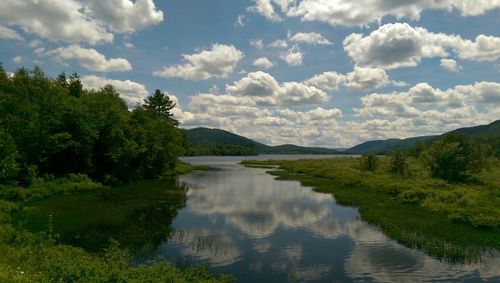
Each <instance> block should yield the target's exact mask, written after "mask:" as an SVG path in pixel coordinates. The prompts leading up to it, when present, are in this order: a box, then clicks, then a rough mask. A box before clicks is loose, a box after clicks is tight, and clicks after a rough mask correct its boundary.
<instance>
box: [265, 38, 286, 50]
mask: <svg viewBox="0 0 500 283" xmlns="http://www.w3.org/2000/svg"><path fill="white" fill-rule="evenodd" d="M269 46H271V47H274V48H288V42H287V41H286V40H283V39H277V40H275V41H273V42H272V43H271V44H269Z"/></svg>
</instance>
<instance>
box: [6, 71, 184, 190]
mask: <svg viewBox="0 0 500 283" xmlns="http://www.w3.org/2000/svg"><path fill="white" fill-rule="evenodd" d="M173 107H174V103H173V102H172V100H170V98H169V97H168V96H167V95H165V94H164V93H162V92H161V91H160V90H156V91H155V93H154V94H153V95H151V96H149V97H148V98H147V99H146V100H145V101H144V103H142V104H140V105H137V107H136V108H135V109H133V110H132V111H129V109H128V108H127V105H126V103H125V102H124V101H123V100H122V99H121V98H120V96H119V94H118V93H117V92H116V90H115V89H114V88H113V86H111V85H106V86H103V87H102V88H101V89H99V90H97V91H94V90H86V89H83V87H82V83H81V82H80V80H79V78H78V75H77V74H72V75H70V76H69V77H67V76H66V75H65V74H64V73H61V74H60V75H59V76H58V77H57V78H56V79H50V78H48V77H47V76H45V75H44V73H43V72H42V70H41V69H40V68H38V67H35V68H34V69H33V70H28V69H25V68H21V69H19V70H18V71H17V72H15V73H14V74H13V75H8V74H7V73H6V71H5V70H4V69H3V68H2V67H0V137H1V139H0V142H1V144H0V160H1V161H2V162H1V163H0V183H12V184H20V185H23V186H29V185H31V184H32V183H33V181H34V179H35V178H38V177H41V178H44V179H52V178H57V177H62V176H66V175H68V174H85V175H87V176H89V177H90V178H91V179H93V180H95V181H98V182H101V183H104V184H117V183H122V182H131V181H137V180H142V179H151V178H157V177H159V176H161V175H162V174H165V173H166V172H168V171H169V170H173V169H174V167H175V164H176V161H177V158H178V157H179V156H180V155H182V154H183V153H184V149H183V148H184V147H183V143H184V134H183V131H182V130H180V129H179V128H178V124H179V123H178V122H177V121H176V120H175V119H174V118H173V116H172V114H170V112H169V111H170V110H171V109H172V108H173Z"/></svg>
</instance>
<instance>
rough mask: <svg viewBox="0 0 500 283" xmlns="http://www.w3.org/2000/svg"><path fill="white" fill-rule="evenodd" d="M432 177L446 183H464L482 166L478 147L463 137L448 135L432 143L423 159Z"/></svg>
mask: <svg viewBox="0 0 500 283" xmlns="http://www.w3.org/2000/svg"><path fill="white" fill-rule="evenodd" d="M423 159H424V161H425V163H426V164H427V166H428V168H429V169H430V171H431V174H432V176H433V177H437V178H441V179H444V180H447V181H452V182H457V181H466V180H467V179H469V178H470V177H471V175H472V174H473V173H478V172H480V171H481V170H482V168H483V166H484V155H483V153H482V151H481V149H480V147H479V146H476V145H475V144H473V143H472V142H471V141H470V140H469V139H468V138H467V137H466V136H465V135H463V134H459V133H453V132H452V133H448V134H446V135H444V136H443V137H441V138H440V139H439V140H437V141H435V142H433V143H432V145H431V146H430V147H429V149H428V150H427V152H426V154H425V156H424V157H423Z"/></svg>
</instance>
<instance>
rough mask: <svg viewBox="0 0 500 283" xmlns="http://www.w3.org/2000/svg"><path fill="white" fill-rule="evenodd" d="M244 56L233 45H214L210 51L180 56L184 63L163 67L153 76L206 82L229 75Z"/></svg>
mask: <svg viewBox="0 0 500 283" xmlns="http://www.w3.org/2000/svg"><path fill="white" fill-rule="evenodd" d="M244 56H245V55H244V54H243V52H241V51H240V50H238V49H236V47H234V46H233V45H223V44H214V45H212V48H211V49H210V50H204V51H201V52H200V53H195V54H182V57H183V58H184V61H186V63H184V64H180V65H175V66H169V67H165V68H164V69H163V70H160V71H155V72H154V73H153V74H154V75H155V76H160V77H165V78H174V77H178V78H183V79H186V80H193V81H198V80H207V79H209V78H214V77H215V78H225V77H227V76H228V75H230V74H231V73H232V72H233V71H234V69H235V67H236V65H237V64H238V62H239V61H240V60H241V59H242V58H243V57H244Z"/></svg>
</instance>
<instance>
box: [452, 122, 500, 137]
mask: <svg viewBox="0 0 500 283" xmlns="http://www.w3.org/2000/svg"><path fill="white" fill-rule="evenodd" d="M452 132H459V133H462V134H464V135H467V136H471V137H475V138H480V137H487V136H496V137H500V120H496V121H495V122H492V123H490V124H488V125H481V126H475V127H468V128H460V129H456V130H454V131H452Z"/></svg>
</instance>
